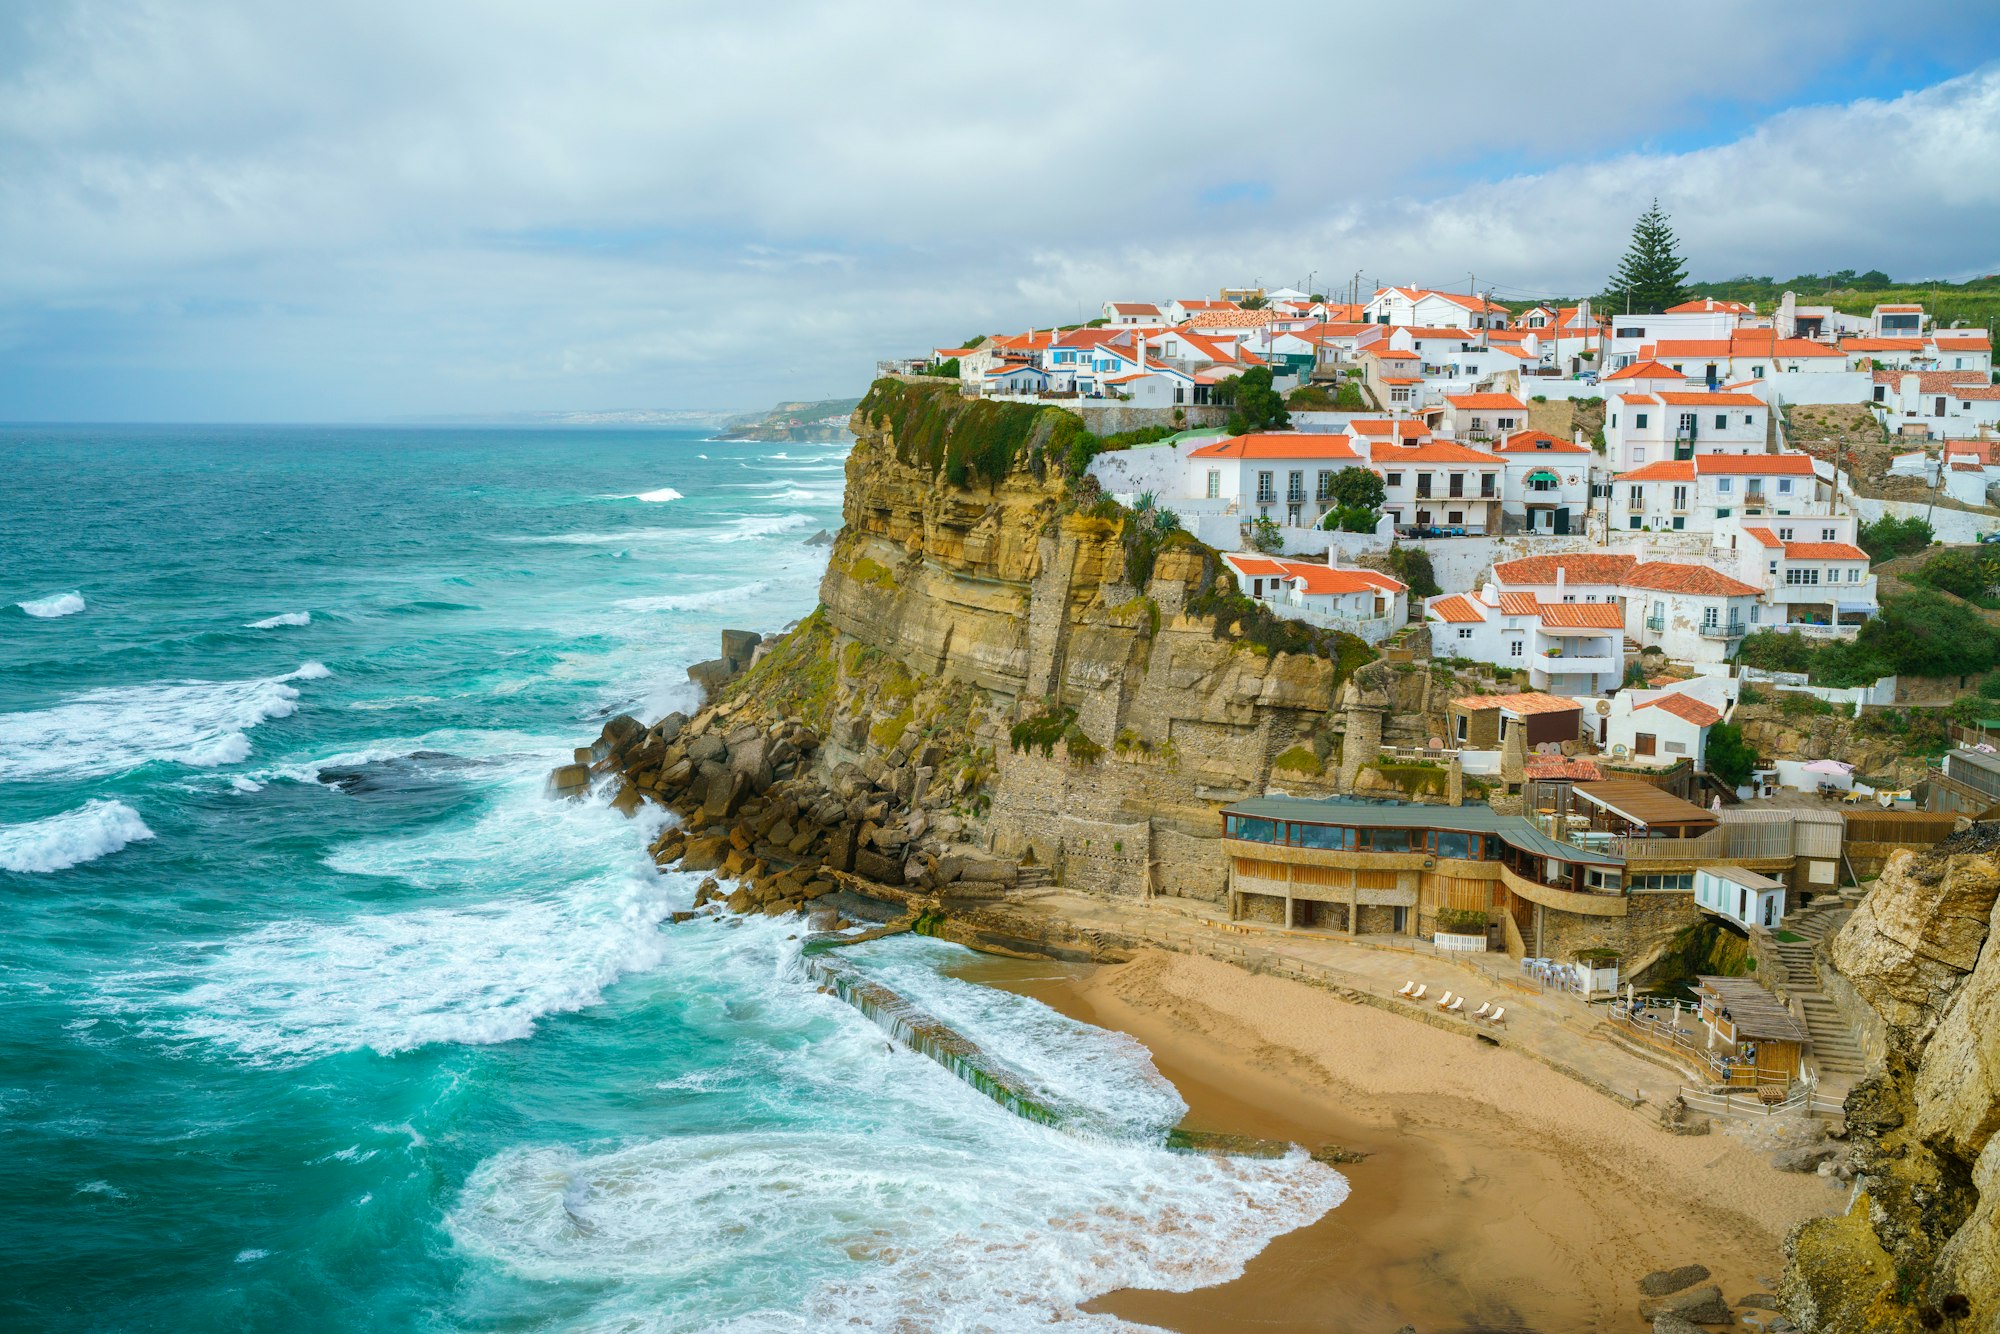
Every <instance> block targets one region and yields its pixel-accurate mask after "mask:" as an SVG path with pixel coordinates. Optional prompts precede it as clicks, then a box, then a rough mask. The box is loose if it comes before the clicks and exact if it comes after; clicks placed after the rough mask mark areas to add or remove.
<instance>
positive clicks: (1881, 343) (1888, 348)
mask: <svg viewBox="0 0 2000 1334" xmlns="http://www.w3.org/2000/svg"><path fill="white" fill-rule="evenodd" d="M1840 350H1841V351H1843V352H1921V351H1923V350H1924V340H1923V339H1921V338H1843V339H1841V340H1840Z"/></svg>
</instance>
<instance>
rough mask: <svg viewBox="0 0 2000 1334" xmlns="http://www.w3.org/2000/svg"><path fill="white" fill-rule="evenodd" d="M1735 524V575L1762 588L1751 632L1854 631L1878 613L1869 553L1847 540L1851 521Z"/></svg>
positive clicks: (1828, 518)
mask: <svg viewBox="0 0 2000 1334" xmlns="http://www.w3.org/2000/svg"><path fill="white" fill-rule="evenodd" d="M1738 523H1739V527H1740V531H1741V533H1742V535H1743V541H1742V542H1741V544H1740V545H1738V546H1736V549H1735V554H1736V555H1737V556H1738V560H1739V563H1738V570H1739V573H1742V574H1743V575H1744V576H1745V578H1746V580H1747V581H1748V582H1750V583H1755V584H1761V585H1763V588H1764V595H1763V597H1762V598H1761V599H1760V601H1761V602H1762V603H1763V604H1764V606H1763V608H1753V609H1752V612H1751V621H1752V625H1753V627H1754V628H1758V629H1783V628H1785V627H1787V626H1823V627H1828V628H1834V627H1839V626H1841V625H1850V626H1858V625H1859V624H1860V623H1861V622H1862V621H1865V620H1867V619H1868V618H1869V617H1871V616H1873V615H1875V614H1876V612H1877V611H1879V610H1880V607H1879V605H1878V604H1877V602H1876V595H1875V576H1874V575H1873V574H1871V573H1869V571H1868V553H1867V552H1865V551H1863V550H1862V549H1861V548H1860V547H1858V546H1855V545H1854V544H1853V542H1852V540H1851V536H1852V533H1853V527H1852V525H1853V523H1854V520H1853V518H1852V517H1851V516H1848V515H1828V516H1824V517H1816V516H1806V517H1802V518H1797V519H1792V520H1782V519H1780V520H1760V521H1758V522H1755V523H1751V522H1741V521H1738ZM1724 535H1725V533H1724V531H1723V530H1718V532H1717V536H1718V538H1720V537H1722V536H1724ZM1720 563H1721V562H1720V561H1718V564H1720Z"/></svg>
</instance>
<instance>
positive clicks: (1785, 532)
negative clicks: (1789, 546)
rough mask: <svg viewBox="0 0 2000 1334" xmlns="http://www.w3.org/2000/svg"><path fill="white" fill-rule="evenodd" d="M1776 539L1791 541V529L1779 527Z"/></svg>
mask: <svg viewBox="0 0 2000 1334" xmlns="http://www.w3.org/2000/svg"><path fill="white" fill-rule="evenodd" d="M1778 540H1779V541H1780V542H1789V541H1791V540H1792V530H1791V529H1789V528H1780V529H1779V530H1778Z"/></svg>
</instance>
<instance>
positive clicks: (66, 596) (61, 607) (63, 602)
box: [14, 593, 83, 621]
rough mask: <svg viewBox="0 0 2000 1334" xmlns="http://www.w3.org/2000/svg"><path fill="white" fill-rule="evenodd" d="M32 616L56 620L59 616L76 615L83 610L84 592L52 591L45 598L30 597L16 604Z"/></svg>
mask: <svg viewBox="0 0 2000 1334" xmlns="http://www.w3.org/2000/svg"><path fill="white" fill-rule="evenodd" d="M14 605H15V606H17V607H19V608H20V609H21V610H22V611H25V612H26V613H28V615H30V616H39V617H41V618H42V619H43V620H45V621H47V620H54V619H55V618H56V617H58V616H74V615H76V614H77V613H78V612H80V611H82V610H83V594H81V593H51V594H50V595H49V596H47V597H45V598H30V599H28V600H27V601H26V602H17V603H15V604H14Z"/></svg>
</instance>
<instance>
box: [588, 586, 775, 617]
mask: <svg viewBox="0 0 2000 1334" xmlns="http://www.w3.org/2000/svg"><path fill="white" fill-rule="evenodd" d="M770 587H771V585H770V584H768V583H766V582H764V581H763V580H761V579H760V580H758V581H756V582H755V583H748V584H739V585H737V586H736V587H734V588H717V589H714V590H712V591H710V592H707V593H680V594H669V595H667V596H665V597H647V598H621V599H620V600H619V602H618V605H619V606H620V607H623V608H624V609H625V610H626V611H709V610H712V609H715V608H718V607H739V606H748V605H750V599H751V598H754V597H757V596H758V595H759V594H762V593H765V592H767V591H769V589H770Z"/></svg>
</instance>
